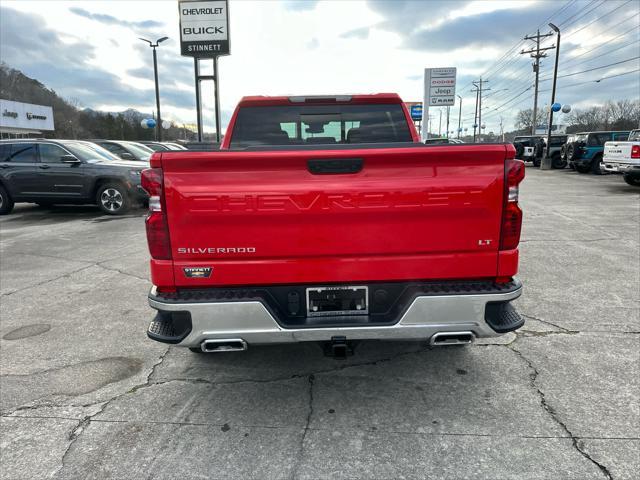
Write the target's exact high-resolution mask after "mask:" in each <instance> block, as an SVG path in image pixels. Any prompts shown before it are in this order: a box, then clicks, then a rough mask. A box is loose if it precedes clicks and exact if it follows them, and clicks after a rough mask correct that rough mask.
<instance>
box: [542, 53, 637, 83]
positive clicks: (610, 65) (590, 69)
mask: <svg viewBox="0 0 640 480" xmlns="http://www.w3.org/2000/svg"><path fill="white" fill-rule="evenodd" d="M639 58H640V56H637V57H633V58H627V59H626V60H620V61H619V62H613V63H609V64H607V65H600V66H599V67H593V68H589V69H587V70H582V71H580V72H573V73H565V74H564V75H558V78H564V77H573V76H574V75H579V74H581V73H587V72H593V71H594V70H600V69H602V68H607V67H613V66H614V65H620V64H621V63H627V62H631V61H632V60H638V59H639ZM547 80H551V78H550V77H547V78H543V79H541V80H540V81H541V82H546V81H547Z"/></svg>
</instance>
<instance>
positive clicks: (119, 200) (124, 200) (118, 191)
mask: <svg viewBox="0 0 640 480" xmlns="http://www.w3.org/2000/svg"><path fill="white" fill-rule="evenodd" d="M96 204H97V205H98V208H100V210H102V212H103V213H106V214H107V215H122V214H124V213H126V212H127V211H128V210H129V208H131V199H130V198H129V194H128V193H127V191H126V190H125V188H124V187H123V186H122V185H121V184H119V183H105V184H104V185H100V187H98V192H97V194H96Z"/></svg>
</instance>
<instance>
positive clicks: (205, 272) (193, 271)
mask: <svg viewBox="0 0 640 480" xmlns="http://www.w3.org/2000/svg"><path fill="white" fill-rule="evenodd" d="M182 270H183V271H184V276H185V277H187V278H209V277H210V276H211V270H213V269H212V268H211V267H184V268H183V269H182Z"/></svg>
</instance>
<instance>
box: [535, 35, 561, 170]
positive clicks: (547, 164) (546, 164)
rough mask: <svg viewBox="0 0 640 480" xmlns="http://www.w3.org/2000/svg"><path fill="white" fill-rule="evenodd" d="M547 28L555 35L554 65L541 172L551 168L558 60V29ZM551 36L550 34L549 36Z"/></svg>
mask: <svg viewBox="0 0 640 480" xmlns="http://www.w3.org/2000/svg"><path fill="white" fill-rule="evenodd" d="M549 26H550V27H551V28H552V29H553V31H554V32H555V33H556V35H557V37H556V63H555V67H554V68H553V87H552V89H551V103H550V104H549V122H548V124H547V150H546V152H545V154H544V156H543V157H542V162H540V169H541V170H549V169H550V168H552V166H553V165H552V160H551V129H552V128H553V104H554V103H555V101H556V81H557V80H558V59H559V58H560V29H559V28H558V27H556V26H555V25H554V24H553V23H550V24H549ZM549 35H551V34H549Z"/></svg>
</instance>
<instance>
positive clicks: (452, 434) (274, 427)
mask: <svg viewBox="0 0 640 480" xmlns="http://www.w3.org/2000/svg"><path fill="white" fill-rule="evenodd" d="M2 417H5V418H24V419H32V418H39V419H52V420H75V421H77V420H78V419H77V418H75V417H65V416H62V415H29V416H21V415H2ZM91 422H92V423H119V424H123V423H135V424H140V425H176V426H188V427H223V426H224V425H228V423H227V422H225V423H218V422H181V421H173V422H172V421H166V420H139V419H136V420H114V419H100V418H92V419H91ZM234 427H235V428H264V429H267V430H291V429H297V428H298V427H299V425H259V424H244V423H234ZM306 428H307V430H309V431H313V432H335V431H336V430H341V429H343V430H345V431H346V432H354V431H357V432H376V433H386V434H394V435H395V434H398V435H400V434H402V435H415V436H426V437H479V438H523V439H548V440H571V437H569V436H567V435H513V434H508V433H507V434H504V433H499V434H497V433H462V432H424V431H422V432H418V431H412V430H394V429H387V428H383V427H379V426H377V425H372V426H371V427H367V426H361V425H346V426H333V427H331V428H322V427H310V426H309V427H306ZM580 440H625V441H627V440H640V437H592V436H585V437H580Z"/></svg>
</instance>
